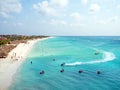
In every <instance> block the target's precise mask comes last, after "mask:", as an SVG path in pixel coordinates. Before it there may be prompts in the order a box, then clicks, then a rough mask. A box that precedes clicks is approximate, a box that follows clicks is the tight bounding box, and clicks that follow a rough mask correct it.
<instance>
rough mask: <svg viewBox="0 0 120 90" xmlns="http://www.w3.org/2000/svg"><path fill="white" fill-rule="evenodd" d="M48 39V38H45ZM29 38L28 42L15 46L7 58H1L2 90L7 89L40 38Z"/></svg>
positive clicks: (0, 75) (0, 88)
mask: <svg viewBox="0 0 120 90" xmlns="http://www.w3.org/2000/svg"><path fill="white" fill-rule="evenodd" d="M44 39H47V38H44ZM44 39H35V40H28V41H27V43H20V44H18V45H17V47H16V48H14V49H13V50H12V51H11V52H10V53H9V55H8V57H7V58H5V59H0V90H7V89H8V87H9V86H10V85H11V83H12V79H13V76H14V74H15V73H16V71H17V70H18V68H19V66H20V65H21V64H22V63H23V61H24V60H25V58H26V56H27V54H28V52H29V51H30V50H31V48H32V46H33V45H34V44H35V43H36V42H37V41H39V40H44Z"/></svg>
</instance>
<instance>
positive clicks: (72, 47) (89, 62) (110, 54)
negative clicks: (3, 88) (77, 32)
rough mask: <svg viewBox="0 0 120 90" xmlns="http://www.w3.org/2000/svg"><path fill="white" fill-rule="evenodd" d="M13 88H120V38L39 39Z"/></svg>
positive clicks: (87, 89) (14, 89)
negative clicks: (81, 71) (63, 64)
mask: <svg viewBox="0 0 120 90" xmlns="http://www.w3.org/2000/svg"><path fill="white" fill-rule="evenodd" d="M96 52H98V55H95V53H96ZM53 59H55V61H53ZM31 61H32V62H33V63H32V64H31V63H30V62H31ZM63 62H65V66H63V67H61V63H63ZM62 68H64V70H65V71H64V72H63V73H61V72H60V70H61V69H62ZM41 70H44V71H45V74H44V75H40V74H39V72H40V71H41ZM79 70H83V73H81V74H80V73H78V71H79ZM98 70H100V71H101V74H100V75H98V74H96V72H97V71H98ZM9 90H120V37H87V36H86V37H55V38H50V39H47V40H44V41H41V42H38V43H36V44H35V45H34V47H33V49H32V50H31V52H30V53H29V55H28V57H27V59H26V61H25V62H24V63H23V64H22V65H21V67H20V69H19V70H18V72H17V73H16V75H15V77H14V80H13V84H12V85H11V87H10V88H9Z"/></svg>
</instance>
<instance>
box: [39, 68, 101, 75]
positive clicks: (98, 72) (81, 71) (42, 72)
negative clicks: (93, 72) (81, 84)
mask: <svg viewBox="0 0 120 90" xmlns="http://www.w3.org/2000/svg"><path fill="white" fill-rule="evenodd" d="M60 72H61V73H62V72H64V69H61V70H60ZM44 73H45V71H44V70H42V71H40V74H44ZM78 73H83V70H79V71H78ZM97 74H101V71H97Z"/></svg>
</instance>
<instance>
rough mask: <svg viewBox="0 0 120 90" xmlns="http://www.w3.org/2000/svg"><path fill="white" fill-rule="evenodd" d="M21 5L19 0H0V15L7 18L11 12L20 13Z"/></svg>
mask: <svg viewBox="0 0 120 90" xmlns="http://www.w3.org/2000/svg"><path fill="white" fill-rule="evenodd" d="M21 10H22V5H21V3H20V2H19V0H0V16H2V17H5V18H8V17H9V16H10V14H11V13H20V12H21Z"/></svg>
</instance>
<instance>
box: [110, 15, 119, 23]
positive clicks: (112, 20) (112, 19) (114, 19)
mask: <svg viewBox="0 0 120 90" xmlns="http://www.w3.org/2000/svg"><path fill="white" fill-rule="evenodd" d="M117 20H118V16H113V17H111V18H110V19H109V21H110V22H116V21H117Z"/></svg>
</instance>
